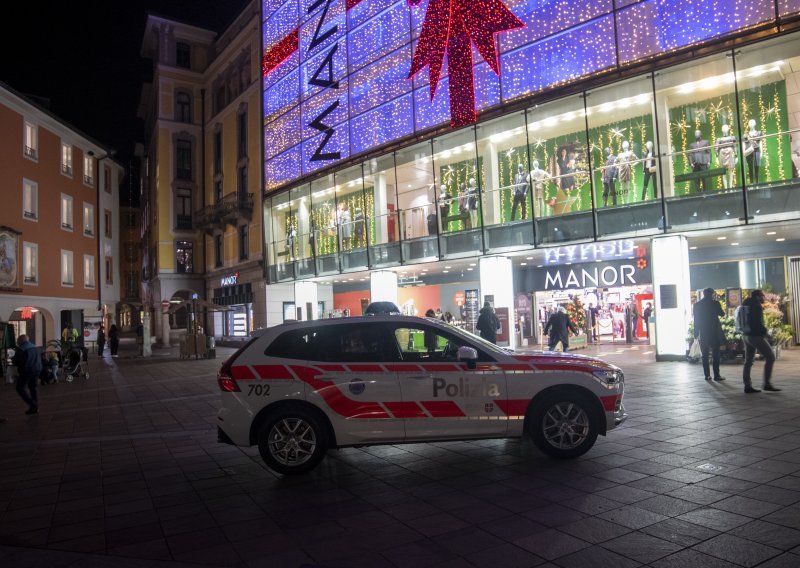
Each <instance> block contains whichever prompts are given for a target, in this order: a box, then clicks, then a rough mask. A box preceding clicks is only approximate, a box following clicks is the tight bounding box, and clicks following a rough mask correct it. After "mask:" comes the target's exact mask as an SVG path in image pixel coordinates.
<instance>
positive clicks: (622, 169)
mask: <svg viewBox="0 0 800 568" xmlns="http://www.w3.org/2000/svg"><path fill="white" fill-rule="evenodd" d="M630 148H631V146H630V144H629V143H628V141H627V140H624V141H623V142H622V152H620V153H619V155H618V156H617V179H618V180H619V190H620V193H621V198H622V203H630V202H631V201H632V200H633V199H634V195H633V192H634V191H635V188H634V187H633V166H634V162H635V161H636V160H637V157H636V154H634V153H633V151H632V150H631V149H630Z"/></svg>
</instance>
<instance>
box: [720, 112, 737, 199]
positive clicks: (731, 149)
mask: <svg viewBox="0 0 800 568" xmlns="http://www.w3.org/2000/svg"><path fill="white" fill-rule="evenodd" d="M736 160H737V157H736V136H733V134H731V128H730V126H728V125H727V124H723V125H722V136H720V137H719V138H717V163H718V164H719V165H720V166H722V167H723V168H725V169H726V170H727V172H726V174H725V177H723V178H722V181H723V185H724V186H725V189H730V188H732V187H733V186H734V180H735V179H736Z"/></svg>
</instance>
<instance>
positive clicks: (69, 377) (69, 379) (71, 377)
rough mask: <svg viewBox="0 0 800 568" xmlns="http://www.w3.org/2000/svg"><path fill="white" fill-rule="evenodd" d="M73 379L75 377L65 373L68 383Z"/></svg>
mask: <svg viewBox="0 0 800 568" xmlns="http://www.w3.org/2000/svg"><path fill="white" fill-rule="evenodd" d="M74 379H75V377H73V376H72V375H67V382H68V383H71V382H72V381H73V380H74Z"/></svg>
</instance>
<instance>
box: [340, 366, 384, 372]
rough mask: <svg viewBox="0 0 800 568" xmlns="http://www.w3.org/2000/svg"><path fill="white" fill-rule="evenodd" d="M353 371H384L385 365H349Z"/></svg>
mask: <svg viewBox="0 0 800 568" xmlns="http://www.w3.org/2000/svg"><path fill="white" fill-rule="evenodd" d="M347 368H348V369H350V371H351V372H353V373H383V367H381V366H380V365H348V366H347Z"/></svg>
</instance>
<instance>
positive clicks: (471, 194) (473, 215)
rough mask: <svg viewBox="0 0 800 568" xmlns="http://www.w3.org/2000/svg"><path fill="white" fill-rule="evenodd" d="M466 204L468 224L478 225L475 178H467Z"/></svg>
mask: <svg viewBox="0 0 800 568" xmlns="http://www.w3.org/2000/svg"><path fill="white" fill-rule="evenodd" d="M467 196H468V199H467V205H468V206H469V218H470V226H471V227H477V226H478V185H477V184H476V183H475V178H469V187H468V188H467Z"/></svg>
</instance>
